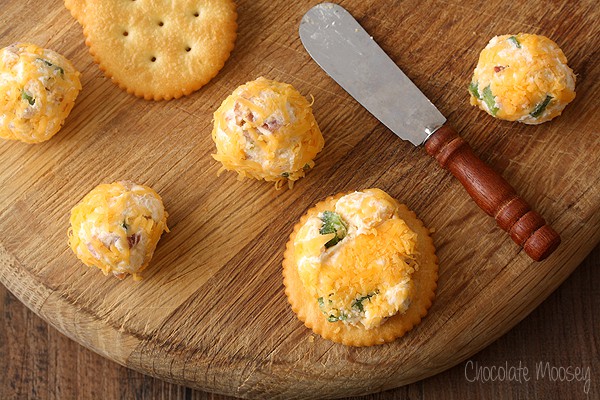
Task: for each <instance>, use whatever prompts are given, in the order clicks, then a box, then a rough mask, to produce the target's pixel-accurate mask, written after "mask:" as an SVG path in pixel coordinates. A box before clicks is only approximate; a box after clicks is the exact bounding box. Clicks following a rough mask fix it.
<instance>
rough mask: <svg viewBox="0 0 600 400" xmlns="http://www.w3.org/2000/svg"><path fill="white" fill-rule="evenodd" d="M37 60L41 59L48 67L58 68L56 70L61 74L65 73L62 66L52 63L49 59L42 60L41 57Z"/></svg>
mask: <svg viewBox="0 0 600 400" xmlns="http://www.w3.org/2000/svg"><path fill="white" fill-rule="evenodd" d="M38 60H40V61H42V62H43V63H44V64H46V65H47V66H49V67H53V68H55V69H56V70H58V72H60V74H61V75H64V74H65V70H64V69H62V67H59V66H58V65H54V64H52V63H51V62H50V61H48V60H44V59H43V58H38Z"/></svg>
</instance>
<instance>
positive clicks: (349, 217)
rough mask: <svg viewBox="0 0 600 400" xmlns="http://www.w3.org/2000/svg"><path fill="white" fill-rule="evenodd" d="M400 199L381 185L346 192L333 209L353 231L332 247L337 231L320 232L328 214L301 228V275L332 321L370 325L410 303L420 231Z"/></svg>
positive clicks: (298, 255)
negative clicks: (401, 209)
mask: <svg viewBox="0 0 600 400" xmlns="http://www.w3.org/2000/svg"><path fill="white" fill-rule="evenodd" d="M396 204H397V203H396V202H395V201H394V200H393V199H392V198H391V197H389V195H387V194H386V193H385V192H383V191H381V190H379V189H369V190H365V191H362V192H355V193H351V194H349V195H346V196H343V197H341V198H340V199H339V200H338V201H337V202H336V204H335V207H334V208H333V209H332V210H331V211H332V212H336V213H337V215H339V216H341V218H342V220H343V221H344V223H345V224H347V226H348V228H347V235H346V236H345V237H344V238H342V239H341V240H340V241H339V242H338V243H337V244H335V245H333V246H331V247H329V248H327V247H326V246H325V243H327V242H328V241H329V240H330V239H331V238H332V236H335V234H322V233H321V232H320V228H321V227H322V226H323V220H322V218H323V217H322V216H319V217H318V218H317V217H312V218H309V219H308V220H307V221H306V222H305V224H304V225H303V226H302V227H300V229H299V230H298V234H297V235H296V238H295V241H294V255H295V259H296V260H297V262H298V274H299V276H300V280H301V281H302V284H303V285H304V287H305V288H306V290H307V291H308V293H310V294H311V295H312V296H313V297H314V298H315V301H318V302H319V305H320V308H321V311H322V312H324V313H325V314H326V316H327V318H328V319H329V321H331V322H336V321H342V322H344V323H348V324H352V325H357V324H361V325H362V326H364V327H365V328H367V329H370V328H373V327H376V326H379V325H381V324H382V323H384V322H385V320H386V318H388V317H390V316H392V315H394V314H396V313H399V312H400V313H403V312H405V311H406V309H407V308H408V306H409V304H410V301H411V299H412V297H413V295H414V284H413V282H412V281H411V275H412V274H413V272H414V271H415V269H417V268H418V265H417V263H416V261H415V255H416V234H415V233H414V232H412V231H411V230H410V228H409V227H408V226H407V225H406V223H405V222H404V221H403V220H402V219H400V218H399V216H398V214H397V210H398V209H397V206H396Z"/></svg>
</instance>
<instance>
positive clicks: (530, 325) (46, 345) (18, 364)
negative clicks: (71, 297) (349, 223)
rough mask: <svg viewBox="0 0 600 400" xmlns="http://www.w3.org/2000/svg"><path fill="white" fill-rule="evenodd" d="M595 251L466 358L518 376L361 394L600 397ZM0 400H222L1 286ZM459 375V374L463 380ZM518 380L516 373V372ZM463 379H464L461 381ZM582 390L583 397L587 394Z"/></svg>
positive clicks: (430, 382) (449, 378)
mask: <svg viewBox="0 0 600 400" xmlns="http://www.w3.org/2000/svg"><path fill="white" fill-rule="evenodd" d="M598 282H600V246H598V247H596V249H595V250H594V251H593V252H592V253H591V254H590V255H589V256H588V257H587V258H586V260H585V261H584V262H583V263H582V264H581V265H580V266H579V267H578V268H577V269H576V270H575V272H574V273H573V274H572V275H571V276H570V277H569V278H568V279H567V280H566V281H565V282H564V283H563V284H562V286H561V287H560V288H559V289H558V290H557V291H556V292H555V293H553V294H552V295H551V296H550V297H549V298H548V299H547V300H546V301H545V302H544V303H542V305H541V306H540V307H538V308H537V309H536V310H535V311H534V312H533V313H531V314H530V315H529V316H528V317H527V318H525V320H523V321H522V322H521V323H520V324H518V325H517V326H516V327H515V328H514V329H512V330H511V331H510V332H509V333H508V334H506V335H504V336H503V337H501V338H500V339H499V340H498V341H496V342H495V343H493V344H492V345H491V346H489V347H488V348H486V349H485V350H483V351H481V352H480V353H478V354H476V355H475V356H473V357H472V358H471V359H470V360H471V361H472V365H473V366H475V365H478V366H482V367H487V368H491V367H493V366H497V367H498V366H506V365H507V364H508V366H509V367H518V366H519V362H521V365H522V366H525V367H527V368H529V375H528V376H529V377H530V380H529V381H528V382H525V381H524V375H523V374H519V375H520V376H521V377H522V379H521V382H520V383H519V382H518V381H517V380H513V381H512V382H510V381H507V380H502V381H500V380H496V381H494V382H491V381H488V382H483V381H474V382H469V380H471V381H472V380H474V372H473V370H472V369H470V368H469V367H470V366H471V364H466V363H461V364H459V365H457V366H456V367H454V368H452V369H450V370H448V371H446V372H443V373H441V374H438V375H436V376H433V377H431V378H428V379H425V380H423V381H420V382H416V383H413V384H411V385H408V386H405V387H402V388H399V389H396V390H391V391H388V392H384V393H380V394H375V395H370V396H366V397H362V398H361V399H364V400H371V399H372V400H375V399H382V400H387V399H440V398H441V399H468V398H474V399H492V398H496V399H497V398H502V399H525V398H526V399H533V398H542V399H566V398H568V399H573V400H576V399H598V398H600V380H599V377H600V375H599V374H600V357H599V354H598V344H599V343H600V317H599V316H598V310H599V309H600V292H599V290H598ZM0 299H1V301H0V316H1V317H0V318H1V319H0V364H3V365H4V366H5V368H6V371H5V372H4V373H0V399H40V400H45V399H92V398H94V399H99V398H101V399H172V400H175V399H177V400H180V399H181V400H183V399H185V400H192V399H194V400H199V399H214V400H226V399H231V398H230V397H225V396H220V395H213V394H209V393H204V392H200V391H195V390H192V389H189V388H185V387H183V386H178V385H174V384H170V383H167V382H164V381H161V380H159V379H156V378H152V377H149V376H145V375H143V374H140V373H138V372H135V371H132V370H129V369H127V368H125V367H122V366H120V365H118V364H116V363H114V362H112V361H109V360H107V359H105V358H102V357H100V356H99V355H97V354H95V353H93V352H91V351H89V350H87V349H86V348H84V347H82V346H80V345H79V344H77V343H75V342H73V341H72V340H70V339H68V338H66V337H65V336H63V335H62V334H60V333H59V332H58V331H56V330H55V329H54V328H52V327H50V326H48V324H47V323H45V322H44V321H42V320H41V319H40V318H39V317H37V316H36V315H35V314H34V313H33V312H31V311H30V310H29V309H27V308H26V307H25V306H24V305H23V304H21V303H20V302H19V301H18V300H17V299H16V298H15V297H14V296H13V295H12V294H11V293H10V292H8V291H7V290H6V289H5V288H4V287H3V286H1V285H0ZM539 363H542V364H541V365H542V366H544V367H545V366H546V363H549V366H553V367H557V368H558V367H563V368H568V367H572V369H571V371H575V368H576V367H583V370H584V371H586V370H587V368H589V383H587V385H588V386H586V382H585V380H583V381H576V380H573V381H571V382H568V381H560V380H558V381H552V379H548V376H546V377H545V378H541V376H540V377H537V378H536V371H535V369H536V367H537V366H538V365H539ZM465 373H466V375H465ZM517 377H518V375H517ZM467 378H468V379H469V380H467ZM586 389H587V394H586Z"/></svg>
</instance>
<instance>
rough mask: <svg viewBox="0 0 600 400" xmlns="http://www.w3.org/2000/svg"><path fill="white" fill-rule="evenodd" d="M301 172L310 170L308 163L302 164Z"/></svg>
mask: <svg viewBox="0 0 600 400" xmlns="http://www.w3.org/2000/svg"><path fill="white" fill-rule="evenodd" d="M302 169H303V170H305V171H308V170H309V169H310V165H309V164H308V163H306V164H304V167H302Z"/></svg>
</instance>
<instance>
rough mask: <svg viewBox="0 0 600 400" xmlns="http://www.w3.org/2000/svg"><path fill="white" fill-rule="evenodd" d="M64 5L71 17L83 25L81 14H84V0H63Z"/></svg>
mask: <svg viewBox="0 0 600 400" xmlns="http://www.w3.org/2000/svg"><path fill="white" fill-rule="evenodd" d="M64 3H65V7H66V8H67V10H69V11H70V12H71V15H72V16H73V18H75V19H76V20H77V22H79V24H81V25H83V16H84V15H85V0H64Z"/></svg>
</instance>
